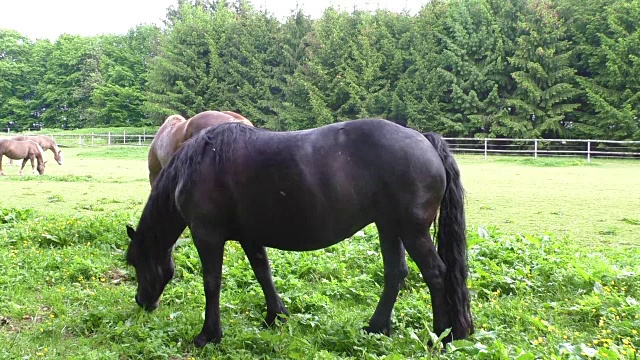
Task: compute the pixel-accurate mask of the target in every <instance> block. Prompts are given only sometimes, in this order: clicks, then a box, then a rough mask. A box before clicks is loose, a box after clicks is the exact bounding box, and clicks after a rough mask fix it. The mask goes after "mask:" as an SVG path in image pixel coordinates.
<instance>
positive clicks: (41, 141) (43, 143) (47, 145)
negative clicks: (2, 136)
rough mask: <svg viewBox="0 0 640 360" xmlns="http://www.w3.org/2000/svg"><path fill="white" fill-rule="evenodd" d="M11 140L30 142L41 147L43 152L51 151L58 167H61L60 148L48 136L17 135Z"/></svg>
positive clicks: (62, 160)
mask: <svg viewBox="0 0 640 360" xmlns="http://www.w3.org/2000/svg"><path fill="white" fill-rule="evenodd" d="M11 140H15V141H25V140H31V141H33V142H35V143H37V144H38V145H40V147H42V149H43V150H44V151H47V150H51V152H52V153H53V158H54V159H55V160H56V162H57V163H58V164H59V165H62V163H63V162H64V159H63V158H62V150H60V148H59V147H58V145H57V144H56V142H55V141H53V139H52V138H50V137H48V136H44V135H17V136H14V137H12V138H11Z"/></svg>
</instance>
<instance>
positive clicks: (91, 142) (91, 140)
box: [91, 133, 93, 146]
mask: <svg viewBox="0 0 640 360" xmlns="http://www.w3.org/2000/svg"><path fill="white" fill-rule="evenodd" d="M91 146H93V133H91Z"/></svg>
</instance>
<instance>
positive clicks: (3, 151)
mask: <svg viewBox="0 0 640 360" xmlns="http://www.w3.org/2000/svg"><path fill="white" fill-rule="evenodd" d="M42 153H44V150H42V147H40V145H38V144H37V143H35V142H33V141H30V140H27V141H15V140H4V139H3V140H0V175H4V171H2V157H3V156H6V157H8V158H9V159H13V160H22V167H20V172H19V174H20V176H22V170H23V169H24V166H25V164H26V163H27V160H31V170H32V172H33V174H34V175H35V174H36V167H35V166H34V163H33V160H34V159H37V160H38V167H37V169H38V173H40V175H42V174H44V164H45V163H46V161H44V160H43V159H42Z"/></svg>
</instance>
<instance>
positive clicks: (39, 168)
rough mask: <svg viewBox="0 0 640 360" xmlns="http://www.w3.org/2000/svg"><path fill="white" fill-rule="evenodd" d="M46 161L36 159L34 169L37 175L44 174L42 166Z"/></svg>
mask: <svg viewBox="0 0 640 360" xmlns="http://www.w3.org/2000/svg"><path fill="white" fill-rule="evenodd" d="M46 163H47V162H46V161H43V160H42V158H39V159H38V166H37V167H36V169H37V170H38V174H40V175H42V174H44V164H46Z"/></svg>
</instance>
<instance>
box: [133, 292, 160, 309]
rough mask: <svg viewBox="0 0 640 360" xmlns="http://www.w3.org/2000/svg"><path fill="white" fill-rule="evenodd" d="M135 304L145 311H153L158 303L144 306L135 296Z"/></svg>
mask: <svg viewBox="0 0 640 360" xmlns="http://www.w3.org/2000/svg"><path fill="white" fill-rule="evenodd" d="M135 299H136V304H138V306H140V307H141V308H143V309H145V310H147V311H153V310H155V309H156V308H157V307H158V301H156V302H154V303H151V304H145V303H143V302H142V301H140V298H139V297H138V294H136V297H135Z"/></svg>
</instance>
